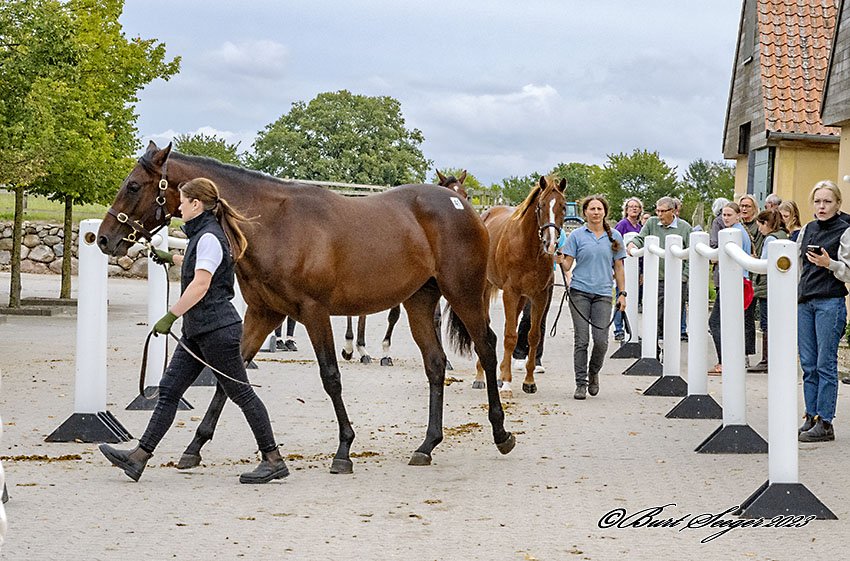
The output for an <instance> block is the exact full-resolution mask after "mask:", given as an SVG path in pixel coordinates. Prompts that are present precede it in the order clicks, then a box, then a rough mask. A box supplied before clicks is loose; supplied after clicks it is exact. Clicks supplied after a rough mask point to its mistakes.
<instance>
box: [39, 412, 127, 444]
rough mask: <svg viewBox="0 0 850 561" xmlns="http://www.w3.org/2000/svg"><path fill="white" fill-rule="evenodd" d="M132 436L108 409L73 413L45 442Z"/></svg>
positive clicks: (123, 439)
mask: <svg viewBox="0 0 850 561" xmlns="http://www.w3.org/2000/svg"><path fill="white" fill-rule="evenodd" d="M132 439H133V436H132V435H131V434H130V433H129V432H127V429H125V428H124V427H123V426H122V425H121V423H120V422H119V421H118V419H116V418H115V416H114V415H113V414H112V413H110V412H109V411H100V412H98V413H74V414H73V415H71V416H70V417H68V419H67V420H66V421H65V422H64V423H62V424H61V425H59V428H57V429H56V430H55V431H53V432H52V433H50V435H49V436H48V437H47V438H45V439H44V440H45V442H77V441H79V442H106V443H109V444H115V443H117V442H127V441H129V440H132Z"/></svg>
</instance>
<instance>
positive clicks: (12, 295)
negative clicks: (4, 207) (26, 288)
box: [9, 185, 24, 308]
mask: <svg viewBox="0 0 850 561" xmlns="http://www.w3.org/2000/svg"><path fill="white" fill-rule="evenodd" d="M12 190H13V191H14V192H15V220H14V223H13V226H12V279H11V282H10V283H9V307H10V308H20V307H21V244H22V242H23V225H24V188H23V187H21V186H19V185H15V186H13V187H12Z"/></svg>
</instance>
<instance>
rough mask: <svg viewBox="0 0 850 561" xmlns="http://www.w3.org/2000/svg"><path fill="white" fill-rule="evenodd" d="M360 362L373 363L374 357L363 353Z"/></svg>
mask: <svg viewBox="0 0 850 561" xmlns="http://www.w3.org/2000/svg"><path fill="white" fill-rule="evenodd" d="M360 364H372V357H370V356H369V355H363V356H361V357H360Z"/></svg>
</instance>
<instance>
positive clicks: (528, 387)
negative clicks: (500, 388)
mask: <svg viewBox="0 0 850 561" xmlns="http://www.w3.org/2000/svg"><path fill="white" fill-rule="evenodd" d="M522 391H524V392H525V393H537V384H523V385H522Z"/></svg>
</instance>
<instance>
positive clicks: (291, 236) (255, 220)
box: [97, 142, 515, 473]
mask: <svg viewBox="0 0 850 561" xmlns="http://www.w3.org/2000/svg"><path fill="white" fill-rule="evenodd" d="M195 177H206V178H208V179H210V180H212V181H214V182H215V183H216V185H218V187H219V190H220V192H221V197H222V198H225V199H227V200H228V201H229V202H230V204H231V206H233V207H234V208H235V209H236V210H238V211H239V212H240V213H241V214H243V215H245V216H248V217H251V218H252V221H251V223H249V224H248V225H247V226H246V228H245V236H246V238H247V239H248V248H247V250H246V252H245V254H244V255H243V257H242V259H240V260H239V262H238V263H237V265H236V277H237V279H238V280H239V285H240V288H241V290H242V295H243V297H244V299H245V302H246V303H247V304H248V310H247V312H246V314H245V324H244V333H243V338H242V356H243V358H245V359H246V360H248V359H250V358H251V357H253V356H254V355H255V354H256V353H257V351H258V350H259V348H260V346H261V345H262V343H263V341H264V340H265V338H266V336H267V335H268V333H270V332H271V331H272V330H273V329H274V328H275V327H276V326H277V325H279V324H280V322H281V320H282V319H283V317H284V316H292V317H294V318H295V319H296V320H297V321H298V322H300V323H301V324H303V325H304V327H305V328H306V329H307V332H308V333H309V335H310V340H311V342H312V344H313V349H314V351H315V353H316V359H317V362H318V364H319V373H320V375H321V378H322V384H323V386H324V389H325V391H326V392H327V393H328V395H329V396H330V398H331V402H332V403H333V407H334V411H335V413H336V417H337V423H338V425H339V445H338V447H337V451H336V454H335V455H334V459H333V461H332V464H331V472H332V473H351V471H352V462H351V459H350V449H351V444H352V442H353V440H354V430H353V429H352V427H351V422H350V421H349V418H348V413H347V411H346V408H345V404H344V403H343V399H342V384H341V382H340V373H339V367H338V364H337V359H336V354H335V352H334V342H333V330H332V329H331V322H330V316H332V315H360V314H372V313H376V312H379V311H381V310H386V309H388V308H391V307H393V306H395V305H396V304H399V303H403V304H404V306H405V309H406V311H407V315H408V320H409V323H410V328H411V331H412V334H413V338H414V340H415V342H416V344H417V346H418V347H419V349H420V351H421V353H422V358H423V362H424V364H425V372H426V374H427V377H428V382H429V387H430V396H429V397H430V399H429V416H428V429H427V431H426V436H425V440H424V441H423V443H422V444H421V445H420V446H419V448H418V449H417V450H416V452H414V454H413V456H412V457H411V463H412V464H417V465H427V464H429V463H430V462H431V452H432V450H433V449H434V448H435V447H436V446H437V444H439V443H440V442H441V441H442V438H443V427H442V422H443V392H444V386H443V383H444V379H445V362H446V355H445V353H444V352H443V349H442V346H441V345H440V344H439V342H438V341H437V336H436V334H435V332H434V323H433V321H434V309H435V308H436V306H437V302H438V301H439V298H440V296H441V295H442V296H443V297H445V298H446V300H447V301H448V303H449V306H451V310H452V314H451V322H450V323H451V325H450V329H451V331H452V334H453V336H454V340H455V341H458V342H459V343H460V347H459V350H461V351H467V352H469V351H470V350H471V348H472V347H473V346H474V349H475V352H476V354H477V355H478V357H479V360H480V362H481V364H482V365H483V367H484V369H485V371H486V373H487V381H488V384H487V386H488V402H489V419H490V423H491V425H492V430H493V440H494V442H495V443H496V446H497V448H498V449H499V451H500V452H501V453H503V454H507V453H508V452H510V450H511V449H513V447H514V444H515V438H514V436H513V435H512V434H510V433H508V432H507V431H505V428H504V412H503V410H502V405H501V402H500V401H499V394H498V389H497V388H496V352H495V341H496V336H495V334H494V333H493V331H492V330H491V329H490V328H489V318H488V310H487V308H486V298H485V292H486V282H487V280H486V270H487V261H486V256H487V246H488V236H487V230H486V229H485V228H484V226H483V224H482V223H481V220H480V219H479V218H478V215H477V214H476V213H475V210H474V209H473V208H472V207H471V206H470V205H469V204H468V203H467V202H465V201H461V200H459V199H458V198H457V197H453V194H452V192H451V191H449V190H448V189H435V188H434V187H433V186H429V185H403V186H400V187H396V188H394V189H391V190H389V191H386V192H384V193H380V194H377V195H371V196H368V197H362V198H357V199H354V198H346V197H343V196H341V195H338V194H336V193H333V192H330V191H328V190H326V189H324V188H322V187H319V186H313V185H303V184H298V185H295V184H292V183H287V182H285V181H281V180H277V179H274V178H272V177H269V176H267V175H264V174H261V173H257V172H252V171H249V170H245V169H242V168H238V167H234V166H228V165H226V164H221V163H219V162H216V161H214V160H210V159H207V158H199V157H192V156H185V155H182V154H178V153H172V152H171V146H170V145H169V146H167V147H165V148H163V149H160V148H159V147H157V146H156V145H155V144H154V143H153V142H151V143H150V144H149V145H148V149H147V151H146V152H145V154H144V155H143V156H142V157H141V158H140V159H139V162H138V163H137V164H136V166H135V168H134V169H133V170H132V171H131V172H130V175H129V176H127V178H126V179H125V181H124V183H123V185H122V186H121V188H120V190H119V191H118V194H117V196H116V198H115V201H114V202H113V204H112V207H111V208H110V209H109V212H108V213H107V215H106V217H105V218H104V221H103V223H102V224H101V227H100V230H99V231H98V241H97V243H98V246H99V247H100V249H101V251H103V252H104V253H106V254H108V255H115V256H118V255H124V254H126V252H127V250H128V249H129V248H130V247H131V246H132V245H133V243H134V242H135V241H137V240H139V238H150V237H151V236H152V234H153V231H154V230H156V229H158V228H160V227H162V226H163V225H165V224H166V223H167V222H168V220H169V219H170V216H172V215H178V214H177V213H178V209H177V207H178V204H179V195H178V191H177V186H178V185H179V184H180V183H182V182H184V181H188V180H190V179H193V178H195ZM453 199H454V200H453ZM280 240H286V247H287V251H286V254H285V255H281V253H280V250H279V248H280ZM225 400H226V396H225V394H224V392H223V390H222V389H221V386H218V387H217V388H216V393H215V396H214V397H213V401H212V403H211V404H210V408H209V410H208V411H207V414H206V415H205V417H204V420H203V421H202V422H201V425H200V426H199V427H198V431H197V433H196V436H195V439H194V440H193V441H192V443H191V444H190V445H189V447H188V448H187V450H186V452H185V453H184V457H183V458H182V459H181V462H180V465H181V467H192V466H194V465H197V464H198V463H199V462H200V448H201V446H203V444H204V443H205V442H206V441H207V440H209V439H210V438H212V433H213V430H214V429H215V424H216V422H217V421H218V417H219V415H220V414H221V409H222V407H223V406H224V402H225Z"/></svg>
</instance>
